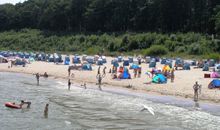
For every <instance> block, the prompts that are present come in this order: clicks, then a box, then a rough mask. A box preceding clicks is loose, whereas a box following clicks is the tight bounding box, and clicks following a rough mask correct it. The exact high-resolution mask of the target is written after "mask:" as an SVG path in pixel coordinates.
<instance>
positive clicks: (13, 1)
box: [0, 0, 25, 4]
mask: <svg viewBox="0 0 220 130" xmlns="http://www.w3.org/2000/svg"><path fill="white" fill-rule="evenodd" d="M24 1H25V0H0V4H5V3H11V4H16V3H19V2H24Z"/></svg>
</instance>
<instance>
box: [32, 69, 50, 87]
mask: <svg viewBox="0 0 220 130" xmlns="http://www.w3.org/2000/svg"><path fill="white" fill-rule="evenodd" d="M40 76H43V77H44V78H48V77H49V75H48V74H47V72H45V73H44V74H43V75H40V74H39V73H36V74H35V77H36V79H37V85H39V82H40Z"/></svg>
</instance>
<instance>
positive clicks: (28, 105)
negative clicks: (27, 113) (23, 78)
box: [13, 100, 31, 108]
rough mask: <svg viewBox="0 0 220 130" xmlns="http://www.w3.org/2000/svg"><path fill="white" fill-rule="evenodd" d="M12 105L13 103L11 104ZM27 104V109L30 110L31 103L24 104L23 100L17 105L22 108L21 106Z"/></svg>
mask: <svg viewBox="0 0 220 130" xmlns="http://www.w3.org/2000/svg"><path fill="white" fill-rule="evenodd" d="M13 104H14V103H13ZM25 104H27V108H30V106H31V102H25V101H24V100H21V103H20V104H19V106H20V107H21V108H22V107H23V105H25Z"/></svg>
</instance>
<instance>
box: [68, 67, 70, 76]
mask: <svg viewBox="0 0 220 130" xmlns="http://www.w3.org/2000/svg"><path fill="white" fill-rule="evenodd" d="M68 76H70V67H69V68H68Z"/></svg>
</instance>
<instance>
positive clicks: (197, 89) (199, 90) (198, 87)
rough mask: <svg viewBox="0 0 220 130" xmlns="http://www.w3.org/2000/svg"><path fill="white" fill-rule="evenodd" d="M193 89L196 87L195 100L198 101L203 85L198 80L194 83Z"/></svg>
mask: <svg viewBox="0 0 220 130" xmlns="http://www.w3.org/2000/svg"><path fill="white" fill-rule="evenodd" d="M193 89H194V101H195V102H197V101H198V100H199V93H200V94H201V89H202V87H201V85H199V84H198V82H197V81H196V83H195V84H194V85H193Z"/></svg>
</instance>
